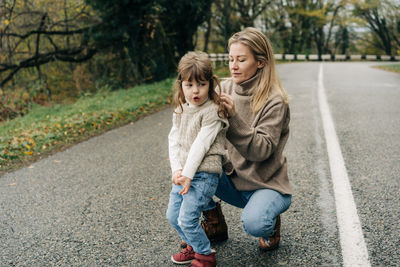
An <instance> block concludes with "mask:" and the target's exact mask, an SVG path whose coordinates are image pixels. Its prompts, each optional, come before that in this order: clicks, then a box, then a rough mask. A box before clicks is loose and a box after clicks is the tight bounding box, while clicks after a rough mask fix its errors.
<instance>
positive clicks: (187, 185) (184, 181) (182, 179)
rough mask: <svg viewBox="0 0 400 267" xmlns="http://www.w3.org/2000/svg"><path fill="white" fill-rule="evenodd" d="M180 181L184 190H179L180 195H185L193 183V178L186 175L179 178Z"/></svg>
mask: <svg viewBox="0 0 400 267" xmlns="http://www.w3.org/2000/svg"><path fill="white" fill-rule="evenodd" d="M178 183H179V184H180V185H182V190H181V191H179V194H180V195H185V194H187V192H189V188H190V184H191V183H192V180H191V179H189V178H187V177H186V176H181V177H180V178H179V179H178Z"/></svg>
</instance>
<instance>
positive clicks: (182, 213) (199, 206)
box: [167, 172, 219, 255]
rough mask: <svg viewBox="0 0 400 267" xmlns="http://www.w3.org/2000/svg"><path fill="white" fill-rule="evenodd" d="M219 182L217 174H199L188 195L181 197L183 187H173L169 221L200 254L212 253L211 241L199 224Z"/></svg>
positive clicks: (196, 175) (168, 210) (168, 211)
mask: <svg viewBox="0 0 400 267" xmlns="http://www.w3.org/2000/svg"><path fill="white" fill-rule="evenodd" d="M218 180H219V175H218V174H216V173H207V172H197V173H196V174H195V176H194V177H193V180H192V182H191V184H190V189H189V192H188V193H187V194H186V195H179V191H180V190H181V189H182V186H181V185H175V184H173V185H172V190H171V193H170V195H169V203H168V209H167V219H168V221H169V223H170V224H171V225H172V227H174V228H175V229H176V231H177V232H178V234H179V236H180V237H181V238H182V240H183V241H185V242H186V243H187V244H189V245H191V246H192V247H193V250H194V251H195V252H197V253H199V254H205V255H208V254H210V253H211V248H210V241H209V240H208V238H207V235H206V234H205V232H204V230H203V228H201V225H200V224H199V219H200V215H201V212H202V211H203V210H204V208H205V207H207V206H208V205H209V204H210V201H212V197H213V195H214V194H215V191H216V189H217V185H218Z"/></svg>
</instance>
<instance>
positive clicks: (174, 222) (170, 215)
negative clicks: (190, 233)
mask: <svg viewBox="0 0 400 267" xmlns="http://www.w3.org/2000/svg"><path fill="white" fill-rule="evenodd" d="M178 215H179V213H176V211H174V210H172V209H170V208H168V209H167V213H166V217H167V220H168V222H169V224H170V225H171V226H173V227H176V226H178Z"/></svg>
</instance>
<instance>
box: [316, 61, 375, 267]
mask: <svg viewBox="0 0 400 267" xmlns="http://www.w3.org/2000/svg"><path fill="white" fill-rule="evenodd" d="M318 100H319V101H318V102H319V109H320V112H321V117H322V123H323V128H324V133H325V139H326V145H327V150H328V156H329V166H330V170H331V177H332V183H333V191H334V195H335V204H336V214H337V220H338V226H339V235H340V245H341V247H342V256H343V266H346V267H347V266H349V267H350V266H363V267H366V266H371V264H370V262H369V260H368V250H367V247H366V245H365V241H364V236H363V232H362V229H361V224H360V219H359V218H358V214H357V208H356V205H355V203H354V198H353V193H352V191H351V185H350V182H349V178H348V175H347V170H346V167H345V164H344V160H343V156H342V151H341V149H340V145H339V141H338V138H337V135H336V131H335V126H334V123H333V119H332V116H331V113H330V110H329V106H328V101H327V99H326V94H325V88H324V84H323V66H322V64H320V68H319V75H318Z"/></svg>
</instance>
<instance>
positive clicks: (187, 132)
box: [167, 52, 228, 266]
mask: <svg viewBox="0 0 400 267" xmlns="http://www.w3.org/2000/svg"><path fill="white" fill-rule="evenodd" d="M216 86H220V85H219V81H218V78H217V77H216V76H215V75H214V73H213V69H212V65H211V61H210V60H209V58H208V56H207V54H205V53H202V52H188V53H187V54H186V55H184V56H183V57H182V59H181V60H180V62H179V65H178V78H177V80H176V83H175V87H176V89H177V92H176V94H175V111H174V114H173V120H172V122H173V125H172V129H171V132H170V134H169V136H168V141H169V157H170V162H171V169H172V179H171V180H172V183H173V185H172V190H171V193H170V199H169V204H168V210H167V218H168V221H169V223H170V224H171V225H172V227H174V228H175V229H176V231H177V232H178V234H179V236H180V237H181V238H182V240H183V241H185V242H186V243H187V246H186V248H184V249H183V250H182V251H181V252H180V253H177V254H175V255H173V256H172V257H171V260H172V261H173V262H174V263H177V264H185V263H189V262H192V264H191V266H216V260H215V251H212V250H211V248H210V241H209V240H208V238H207V236H206V234H205V232H204V230H203V229H202V227H201V226H200V224H199V218H200V215H201V212H202V210H203V208H204V207H205V206H207V205H208V204H209V202H210V201H211V199H212V197H213V195H214V194H215V190H216V188H217V185H218V179H219V177H220V176H221V174H222V158H223V154H224V152H225V148H224V142H225V133H226V130H227V128H228V121H227V119H226V116H227V113H226V111H225V109H224V107H223V106H222V104H221V102H220V96H219V95H218V94H217V92H216V90H215V88H216ZM219 89H220V88H219ZM218 91H219V92H221V90H218ZM192 260H193V261H192Z"/></svg>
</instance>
